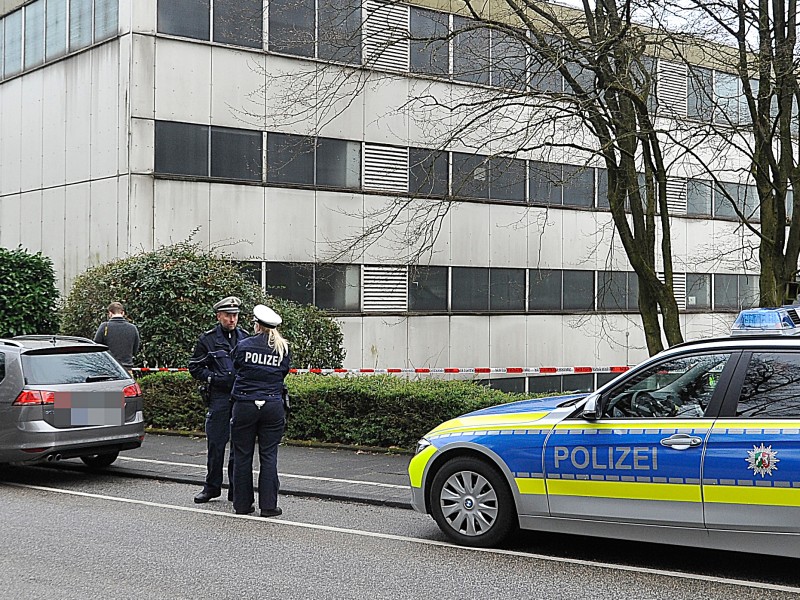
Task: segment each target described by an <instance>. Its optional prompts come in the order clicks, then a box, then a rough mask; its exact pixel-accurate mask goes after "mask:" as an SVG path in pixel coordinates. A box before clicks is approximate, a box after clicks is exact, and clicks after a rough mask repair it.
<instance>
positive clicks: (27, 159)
mask: <svg viewBox="0 0 800 600" xmlns="http://www.w3.org/2000/svg"><path fill="white" fill-rule="evenodd" d="M42 73H43V72H42V70H39V71H34V72H33V73H31V74H30V75H28V76H26V77H23V78H22V123H21V126H22V146H21V152H20V156H19V160H20V187H21V188H22V190H23V191H27V190H33V189H37V188H39V187H40V186H41V182H42V155H43V150H42V137H43V133H42V125H43V123H42V95H43V91H44V84H43V76H42Z"/></svg>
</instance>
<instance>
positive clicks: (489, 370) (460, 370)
mask: <svg viewBox="0 0 800 600" xmlns="http://www.w3.org/2000/svg"><path fill="white" fill-rule="evenodd" d="M628 369H630V367H619V366H618V367H421V368H405V369H290V371H289V372H290V373H296V374H302V373H316V374H319V375H331V374H349V375H354V374H359V375H387V374H388V375H395V374H401V375H404V374H418V375H427V374H447V375H450V374H468V375H496V374H504V375H569V374H579V373H624V372H625V371H627V370H628ZM133 370H134V371H135V372H137V373H141V374H146V373H160V372H163V371H187V370H188V369H186V368H185V367H181V368H177V369H176V368H166V367H162V368H150V367H142V368H134V369H133Z"/></svg>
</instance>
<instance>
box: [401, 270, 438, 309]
mask: <svg viewBox="0 0 800 600" xmlns="http://www.w3.org/2000/svg"><path fill="white" fill-rule="evenodd" d="M408 310H411V311H430V312H446V311H447V267H419V266H418V267H412V268H411V269H410V270H409V274H408Z"/></svg>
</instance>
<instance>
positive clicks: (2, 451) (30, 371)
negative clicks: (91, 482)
mask: <svg viewBox="0 0 800 600" xmlns="http://www.w3.org/2000/svg"><path fill="white" fill-rule="evenodd" d="M142 408H143V403H142V395H141V390H140V389H139V385H138V384H137V383H135V382H134V381H133V380H132V379H131V377H130V375H128V373H127V372H126V371H125V369H123V368H122V366H120V364H119V363H118V362H117V361H116V360H114V358H113V357H112V356H111V355H110V354H109V353H108V352H107V349H106V346H102V345H100V344H95V343H94V342H92V341H91V340H88V339H85V338H79V337H68V336H52V335H47V336H44V335H35V336H19V337H14V338H10V339H0V464H2V463H18V464H32V463H39V462H45V461H55V460H61V459H62V458H75V457H79V458H80V459H81V460H82V461H83V462H84V463H86V464H87V465H89V466H90V467H106V466H108V465H110V464H111V463H113V462H114V461H115V460H116V459H117V456H118V455H119V453H120V451H122V450H131V449H133V448H138V447H139V446H141V444H142V441H143V440H144V418H143V415H142Z"/></svg>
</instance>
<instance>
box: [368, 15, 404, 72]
mask: <svg viewBox="0 0 800 600" xmlns="http://www.w3.org/2000/svg"><path fill="white" fill-rule="evenodd" d="M408 18H409V17H408V6H404V5H402V4H384V3H383V2H374V1H373V0H368V1H367V20H366V22H365V23H364V62H365V66H367V67H370V68H373V69H386V70H388V71H402V72H406V71H408V56H409V46H408V38H409V33H408Z"/></svg>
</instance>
